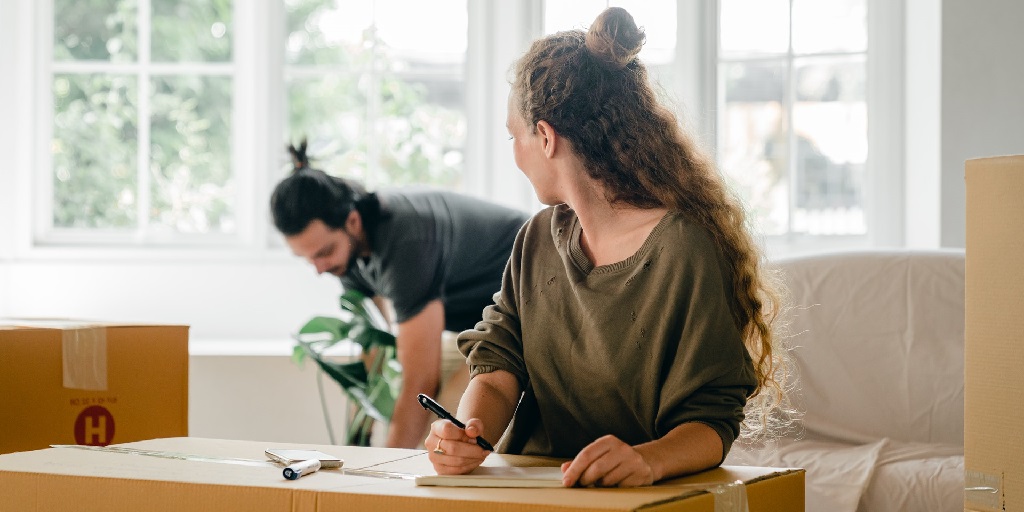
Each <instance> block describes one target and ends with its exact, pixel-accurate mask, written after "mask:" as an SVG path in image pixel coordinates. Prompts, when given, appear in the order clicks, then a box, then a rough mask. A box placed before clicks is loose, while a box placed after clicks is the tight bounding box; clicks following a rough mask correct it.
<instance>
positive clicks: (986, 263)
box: [964, 156, 1024, 512]
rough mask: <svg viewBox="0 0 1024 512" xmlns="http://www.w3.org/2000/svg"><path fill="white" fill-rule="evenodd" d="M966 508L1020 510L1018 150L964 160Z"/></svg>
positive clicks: (1023, 201) (1023, 239)
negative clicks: (965, 220) (965, 229)
mask: <svg viewBox="0 0 1024 512" xmlns="http://www.w3.org/2000/svg"><path fill="white" fill-rule="evenodd" d="M966 186H967V261H966V263H967V267H966V274H965V279H966V280H965V287H966V290H965V293H966V297H965V307H966V318H965V325H964V336H965V347H964V350H965V361H964V362H965V376H964V385H965V389H964V477H965V486H966V492H965V493H964V509H965V510H975V511H985V512H993V511H1003V510H1024V437H1022V436H1021V435H1020V434H1019V432H1020V428H1021V424H1022V423H1024V407H1021V404H1020V390H1021V389H1022V388H1024V156H1006V157H998V158H983V159H978V160H968V161H967V163H966Z"/></svg>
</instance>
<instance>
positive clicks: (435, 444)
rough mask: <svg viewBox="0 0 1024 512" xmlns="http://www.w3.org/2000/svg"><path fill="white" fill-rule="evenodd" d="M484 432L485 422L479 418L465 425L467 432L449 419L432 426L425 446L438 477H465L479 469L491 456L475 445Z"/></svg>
mask: <svg viewBox="0 0 1024 512" xmlns="http://www.w3.org/2000/svg"><path fill="white" fill-rule="evenodd" d="M483 431H484V425H483V422H482V421H480V420H478V419H476V418H473V419H470V420H469V421H467V422H466V430H462V429H461V428H459V427H456V426H455V424H454V423H452V422H450V421H448V420H437V421H435V422H434V423H432V424H431V425H430V434H428V435H427V438H426V439H425V440H424V441H423V446H425V447H426V448H427V456H428V457H429V458H430V463H431V464H433V465H434V471H437V474H439V475H462V474H466V473H469V472H470V471H473V470H474V469H476V467H477V466H479V465H480V463H482V462H483V461H484V459H485V458H487V454H489V453H491V452H489V451H487V450H484V449H483V448H480V446H478V445H477V444H476V438H477V436H479V435H482V433H483Z"/></svg>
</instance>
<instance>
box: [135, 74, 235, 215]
mask: <svg viewBox="0 0 1024 512" xmlns="http://www.w3.org/2000/svg"><path fill="white" fill-rule="evenodd" d="M151 108H152V115H153V117H152V125H151V126H152V128H151V145H150V152H151V169H150V171H151V172H150V176H151V179H152V184H151V191H152V205H151V210H150V214H149V217H150V222H151V224H152V226H153V228H154V229H156V230H161V229H163V230H169V231H172V232H178V233H233V232H235V230H236V226H235V211H234V207H235V193H234V183H233V176H232V174H231V162H230V155H231V122H230V119H231V79H230V78H226V77H200V76H179V77H163V78H156V79H154V80H153V96H152V106H151Z"/></svg>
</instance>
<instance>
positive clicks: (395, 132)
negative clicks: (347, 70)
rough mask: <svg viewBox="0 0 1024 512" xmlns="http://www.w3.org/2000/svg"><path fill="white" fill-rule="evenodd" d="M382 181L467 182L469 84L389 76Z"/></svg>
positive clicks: (384, 106)
mask: <svg viewBox="0 0 1024 512" xmlns="http://www.w3.org/2000/svg"><path fill="white" fill-rule="evenodd" d="M381 85H382V87H381V91H382V98H381V100H382V103H381V105H382V116H381V118H380V120H379V122H378V124H377V128H378V137H377V138H376V140H377V141H379V142H380V147H379V150H380V161H379V164H380V169H381V176H379V177H378V178H377V182H378V183H380V184H388V185H407V184H429V185H436V186H440V187H446V188H451V189H457V188H458V187H459V185H460V184H461V177H462V176H461V175H462V162H463V146H464V145H465V141H466V114H465V111H464V108H463V106H462V98H463V96H464V94H465V93H464V91H463V83H462V82H461V81H455V80H444V79H441V78H429V77H418V78H415V79H402V78H400V77H397V76H388V77H386V78H385V79H384V81H383V83H382V84H381Z"/></svg>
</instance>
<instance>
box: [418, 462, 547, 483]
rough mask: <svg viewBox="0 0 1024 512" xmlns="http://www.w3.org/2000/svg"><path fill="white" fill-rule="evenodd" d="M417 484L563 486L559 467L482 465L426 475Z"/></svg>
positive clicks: (419, 478)
mask: <svg viewBox="0 0 1024 512" xmlns="http://www.w3.org/2000/svg"><path fill="white" fill-rule="evenodd" d="M416 485H437V486H443V487H562V469H561V468H559V467H513V466H497V467H489V466H480V467H478V468H476V469H474V470H473V471H472V472H470V473H468V474H465V475H425V476H418V477H416Z"/></svg>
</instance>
